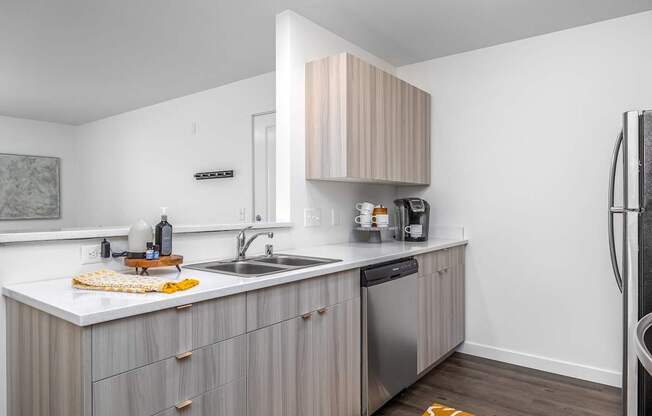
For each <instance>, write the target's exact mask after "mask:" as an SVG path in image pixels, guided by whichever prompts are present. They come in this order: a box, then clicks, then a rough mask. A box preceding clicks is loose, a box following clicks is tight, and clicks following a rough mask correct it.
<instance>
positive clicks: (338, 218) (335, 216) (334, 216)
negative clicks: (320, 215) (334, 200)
mask: <svg viewBox="0 0 652 416" xmlns="http://www.w3.org/2000/svg"><path fill="white" fill-rule="evenodd" d="M331 225H332V226H333V227H335V226H338V225H342V215H341V214H340V212H339V211H338V210H336V209H335V208H332V209H331Z"/></svg>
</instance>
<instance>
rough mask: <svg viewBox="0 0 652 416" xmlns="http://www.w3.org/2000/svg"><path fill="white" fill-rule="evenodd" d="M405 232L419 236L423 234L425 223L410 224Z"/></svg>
mask: <svg viewBox="0 0 652 416" xmlns="http://www.w3.org/2000/svg"><path fill="white" fill-rule="evenodd" d="M405 232H406V233H408V234H410V236H411V237H414V238H419V237H421V235H422V234H423V225H421V224H410V225H408V226H407V227H405Z"/></svg>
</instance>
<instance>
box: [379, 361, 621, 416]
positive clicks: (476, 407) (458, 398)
mask: <svg viewBox="0 0 652 416" xmlns="http://www.w3.org/2000/svg"><path fill="white" fill-rule="evenodd" d="M433 402H438V403H441V404H445V405H448V406H451V407H454V408H456V409H458V410H464V411H466V412H469V413H474V414H476V415H477V416H550V415H564V416H617V415H620V414H621V412H620V389H618V388H614V387H609V386H603V385H601V384H595V383H589V382H587V381H582V380H577V379H573V378H568V377H563V376H559V375H556V374H550V373H545V372H543V371H537V370H531V369H528V368H524V367H518V366H515V365H511V364H505V363H501V362H497V361H491V360H487V359H484V358H479V357H473V356H470V355H465V354H460V353H456V354H454V355H452V356H451V357H450V358H449V359H447V360H446V361H444V362H443V363H442V364H440V365H439V366H438V367H436V368H435V369H433V370H432V371H431V372H430V373H428V374H426V375H425V376H424V377H423V378H422V379H421V380H419V381H418V382H417V383H416V384H415V385H413V386H412V387H410V388H409V389H407V390H406V391H405V392H403V393H402V394H401V395H399V396H397V397H396V398H394V400H392V401H391V402H389V403H388V404H387V405H385V407H383V408H382V409H380V410H379V411H378V413H377V414H378V415H386V416H416V415H421V414H422V413H423V411H424V410H425V409H427V408H428V406H430V405H431V404H432V403H433Z"/></svg>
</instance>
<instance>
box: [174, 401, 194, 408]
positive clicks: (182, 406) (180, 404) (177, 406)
mask: <svg viewBox="0 0 652 416" xmlns="http://www.w3.org/2000/svg"><path fill="white" fill-rule="evenodd" d="M191 404H192V400H186V401H184V402H181V403H179V404H177V405H175V406H174V407H176V408H177V410H183V409H185V408H186V407H188V406H190V405H191Z"/></svg>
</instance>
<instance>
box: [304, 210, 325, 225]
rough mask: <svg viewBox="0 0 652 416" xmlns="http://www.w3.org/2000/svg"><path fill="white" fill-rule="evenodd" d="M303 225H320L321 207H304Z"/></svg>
mask: <svg viewBox="0 0 652 416" xmlns="http://www.w3.org/2000/svg"><path fill="white" fill-rule="evenodd" d="M303 226H304V227H320V226H321V209H319V208H306V209H304V210H303Z"/></svg>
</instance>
